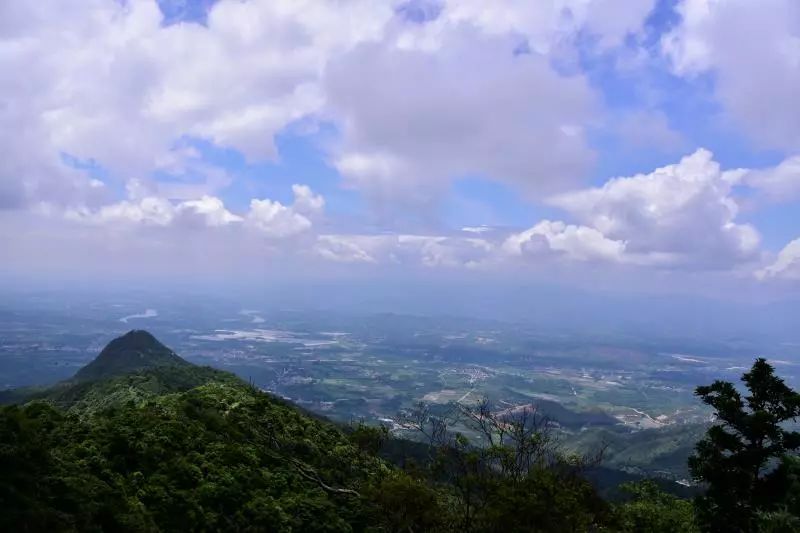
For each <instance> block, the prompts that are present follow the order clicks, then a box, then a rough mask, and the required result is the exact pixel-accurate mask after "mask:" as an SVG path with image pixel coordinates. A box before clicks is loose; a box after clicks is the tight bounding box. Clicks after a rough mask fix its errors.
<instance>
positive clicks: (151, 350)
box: [73, 329, 191, 381]
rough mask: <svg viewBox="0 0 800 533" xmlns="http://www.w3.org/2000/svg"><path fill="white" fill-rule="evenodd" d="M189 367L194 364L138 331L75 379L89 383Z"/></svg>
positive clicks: (106, 350) (118, 340) (108, 348)
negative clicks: (133, 373)
mask: <svg viewBox="0 0 800 533" xmlns="http://www.w3.org/2000/svg"><path fill="white" fill-rule="evenodd" d="M188 365H191V363H189V362H188V361H186V360H185V359H183V358H181V357H180V356H179V355H178V354H176V353H175V352H173V351H172V350H170V349H169V348H167V347H166V346H164V345H163V344H161V342H159V341H158V339H156V338H155V337H153V335H151V334H150V333H149V332H147V331H144V330H140V329H134V330H131V331H129V332H128V333H126V334H125V335H123V336H121V337H117V338H116V339H114V340H112V341H111V342H109V343H108V345H106V347H105V348H103V351H101V352H100V355H98V356H97V357H96V358H95V359H94V360H93V361H92V362H91V363H89V364H88V365H86V366H85V367H83V368H81V369H80V370H79V371H78V372H77V373H76V374H75V377H74V378H73V379H74V380H75V381H89V380H96V379H103V378H108V377H113V376H119V375H121V374H127V373H131V372H136V371H138V370H146V369H151V368H157V367H169V366H183V367H185V366H188Z"/></svg>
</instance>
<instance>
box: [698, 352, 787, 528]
mask: <svg viewBox="0 0 800 533" xmlns="http://www.w3.org/2000/svg"><path fill="white" fill-rule="evenodd" d="M742 381H743V382H744V384H745V385H746V386H747V390H748V392H749V395H748V396H746V397H744V398H742V395H741V393H740V392H739V391H738V390H736V388H735V387H734V386H733V384H732V383H729V382H727V381H715V382H714V383H713V384H711V385H709V386H707V387H698V389H697V395H698V396H700V398H701V399H702V400H703V402H705V403H707V404H708V405H711V406H712V407H713V408H714V409H715V410H716V413H717V417H718V420H719V423H718V424H716V425H714V426H712V427H711V429H710V430H709V431H708V435H707V436H706V437H705V438H704V439H703V440H701V441H700V442H699V443H698V444H697V450H696V452H695V454H694V455H693V456H692V457H690V458H689V467H690V468H691V471H692V474H693V475H694V477H695V478H696V479H698V480H701V481H704V482H705V483H706V484H707V485H708V490H707V492H706V494H705V495H704V496H703V497H701V498H699V499H698V502H697V503H698V512H699V516H700V517H701V519H702V521H703V522H704V523H705V524H707V526H708V529H709V530H712V531H720V532H722V531H752V530H755V529H768V530H772V528H773V527H774V528H776V530H778V531H784V530H792V531H798V530H800V519H799V518H798V517H800V506H799V505H798V504H800V501H798V496H800V494H799V492H798V491H800V482H798V478H800V467H799V465H798V462H797V458H796V457H795V456H793V455H792V454H793V453H795V452H796V451H797V450H798V449H799V448H800V433H798V432H797V431H790V430H788V429H786V428H785V427H784V424H785V423H786V422H789V421H794V420H795V419H796V418H797V417H798V416H800V394H798V393H796V392H795V391H793V390H792V389H790V388H789V387H787V386H786V384H785V383H784V382H783V380H782V379H780V378H779V377H777V376H776V375H775V373H774V369H773V368H772V367H771V366H770V365H769V364H768V363H767V362H766V360H765V359H757V360H756V362H755V364H754V365H753V368H752V369H751V370H750V372H747V373H745V374H744V376H742ZM786 527H789V529H784V528H786Z"/></svg>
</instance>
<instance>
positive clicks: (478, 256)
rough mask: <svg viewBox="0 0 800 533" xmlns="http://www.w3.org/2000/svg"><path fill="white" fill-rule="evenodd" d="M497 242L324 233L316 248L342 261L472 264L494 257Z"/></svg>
mask: <svg viewBox="0 0 800 533" xmlns="http://www.w3.org/2000/svg"><path fill="white" fill-rule="evenodd" d="M494 249H495V245H494V244H492V243H491V242H489V241H487V240H484V239H478V238H474V237H468V238H465V237H449V236H442V235H409V234H400V235H396V234H384V235H320V236H319V237H318V238H317V242H316V244H315V247H314V252H315V253H316V254H317V255H319V256H320V257H323V258H325V259H328V260H332V261H336V262H341V263H378V264H382V265H389V264H399V265H407V266H412V267H413V266H424V267H429V268H437V267H440V268H470V267H476V266H479V265H480V264H481V263H482V262H483V261H485V260H487V259H489V258H490V255H491V253H492V251H493V250H494Z"/></svg>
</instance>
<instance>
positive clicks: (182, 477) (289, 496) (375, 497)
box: [0, 331, 693, 532]
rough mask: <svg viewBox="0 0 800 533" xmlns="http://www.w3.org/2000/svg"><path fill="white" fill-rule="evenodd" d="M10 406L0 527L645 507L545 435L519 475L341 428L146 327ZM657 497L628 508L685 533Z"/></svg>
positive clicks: (577, 523) (496, 527)
mask: <svg viewBox="0 0 800 533" xmlns="http://www.w3.org/2000/svg"><path fill="white" fill-rule="evenodd" d="M8 398H12V399H14V398H15V400H14V401H16V402H17V404H16V405H10V406H6V407H0V530H4V531H6V530H8V531H11V530H16V531H90V530H95V531H200V530H203V531H219V530H226V531H280V532H291V531H303V532H307V531H311V532H313V531H330V532H339V531H364V532H378V531H409V532H411V531H527V530H531V528H533V529H535V530H538V531H562V530H564V528H567V529H569V530H574V531H581V530H588V529H598V528H599V529H603V528H605V529H606V530H616V531H633V530H638V529H636V527H638V526H636V524H640V523H641V521H640V519H639V518H638V515H634V514H631V513H639V512H640V511H638V510H637V509H639V508H638V507H629V506H628V504H623V505H620V506H616V505H612V504H609V503H608V502H606V501H604V500H603V499H602V498H601V497H600V496H599V495H598V493H597V491H596V490H595V489H594V488H593V486H592V485H591V483H589V482H588V481H587V480H586V479H585V478H584V477H583V475H582V470H581V467H580V464H579V463H576V462H575V461H574V459H573V458H565V457H561V456H560V455H558V453H557V452H556V451H555V449H553V448H548V445H547V440H546V434H543V436H544V437H545V438H544V439H543V440H540V439H534V440H528V439H524V440H523V441H520V442H522V443H535V446H534V447H533V448H528V447H527V446H528V444H524V446H526V447H525V448H524V449H520V448H518V449H517V452H520V453H522V454H523V455H524V456H525V457H527V458H528V460H526V461H525V462H524V465H525V466H523V463H519V464H517V465H516V466H515V463H513V462H512V463H508V462H506V461H505V460H504V459H503V457H505V455H503V454H505V453H506V452H505V451H504V452H502V453H501V454H499V455H498V452H499V451H500V450H498V449H494V448H480V447H473V446H471V445H469V444H468V442H467V441H466V440H465V439H464V438H463V437H459V436H457V435H456V434H452V435H450V434H446V433H440V436H441V437H443V438H444V440H443V441H441V442H439V443H434V442H433V441H431V444H423V443H408V441H403V440H401V439H394V438H391V437H390V435H389V434H388V432H386V431H385V430H381V429H378V428H370V427H366V426H363V425H358V426H355V427H350V428H343V427H342V426H338V425H335V424H333V423H331V422H329V421H327V420H324V419H320V418H319V417H314V416H311V415H309V414H308V413H306V412H304V411H303V410H301V409H299V408H297V407H296V406H294V405H292V404H290V403H288V402H286V401H284V400H281V399H278V398H275V397H274V396H272V395H270V394H267V393H264V392H262V391H259V390H258V389H256V388H254V387H252V386H250V385H249V384H247V383H244V382H243V381H241V380H240V379H239V378H237V377H236V376H234V375H232V374H229V373H227V372H223V371H220V370H215V369H212V368H207V367H199V366H196V365H193V364H191V363H190V362H188V361H185V360H184V359H182V358H180V356H178V355H177V354H175V353H174V352H173V351H172V350H170V349H169V348H167V347H166V346H164V345H163V344H161V343H160V342H159V341H158V340H156V339H155V338H154V337H153V336H152V335H150V334H149V333H147V332H144V331H132V332H129V333H127V334H126V335H124V336H122V337H120V338H118V339H115V340H113V341H111V342H110V343H109V345H108V346H107V347H106V348H105V349H104V350H103V351H102V352H101V353H100V354H99V355H98V357H97V358H96V359H95V360H94V361H92V362H91V363H89V364H88V365H87V366H86V367H84V368H83V369H81V370H80V371H78V373H77V374H76V375H75V376H74V377H73V378H71V379H69V380H66V381H64V382H62V383H59V384H57V385H55V386H53V387H50V388H47V389H39V390H37V391H35V392H33V393H32V392H31V391H29V390H28V391H22V392H20V391H16V392H14V393H12V394H11V395H10V396H9V397H8ZM8 398H7V399H8ZM24 402H27V403H24ZM23 403H24V404H23ZM20 404H22V405H20ZM497 422H498V423H500V424H501V426H502V427H503V428H506V429H508V428H512V427H515V426H517V425H518V423H517V422H516V421H514V420H512V419H505V418H503V419H497ZM429 423H434V424H435V423H436V422H435V420H434V419H426V420H425V421H423V422H422V424H423V426H426V425H427V424H429ZM523 425H524V424H523ZM501 426H498V427H501ZM522 429H523V430H525V428H524V427H523V428H522ZM525 431H527V430H525ZM406 443H407V444H411V447H410V448H412V449H413V453H411V454H409V447H408V446H406ZM507 451H508V452H509V453H515V452H514V450H513V449H509V450H507ZM382 457H383V458H382ZM535 457H538V459H535V460H534V458H535ZM498 461H499V462H498ZM397 465H402V468H399V467H398V466H397ZM465 490H466V492H465ZM654 491H655V489H654V488H653V487H646V488H645V489H643V490H641V491H640V492H639V493H638V494H639V495H638V496H635V497H634V501H633V503H632V504H631V505H639V504H640V503H642V502H644V503H646V504H647V505H648V506H649V507H646V508H647V509H648V511H647V513H648V515H647V516H648V517H649V516H650V515H653V516H665V517H667V518H668V520H671V521H672V522H670V523H675V524H679V525H681V526H682V527H681V529H682V530H687V531H691V530H692V529H693V526H692V518H691V507H690V505H689V503H688V502H686V501H683V500H679V499H676V498H674V497H672V496H668V495H665V494H662V493H659V492H657V491H655V492H654ZM634 518H635V519H636V520H637V521H636V522H635V523H633V522H630V521H631V520H632V519H634ZM645 518H647V517H645ZM648 519H649V518H648ZM631 524H633V525H631ZM683 526H685V527H683Z"/></svg>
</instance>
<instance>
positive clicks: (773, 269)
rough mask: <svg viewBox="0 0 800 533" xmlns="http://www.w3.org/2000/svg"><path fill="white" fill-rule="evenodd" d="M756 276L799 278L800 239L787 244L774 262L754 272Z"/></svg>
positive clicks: (765, 277) (763, 278) (762, 277)
mask: <svg viewBox="0 0 800 533" xmlns="http://www.w3.org/2000/svg"><path fill="white" fill-rule="evenodd" d="M756 277H757V278H759V279H762V280H766V279H786V280H800V239H795V240H793V241H792V242H790V243H789V244H787V245H786V246H785V247H784V248H783V250H781V251H780V253H778V257H777V259H776V260H775V262H774V263H772V264H771V265H769V266H767V267H764V268H763V269H761V270H759V271H758V272H756Z"/></svg>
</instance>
